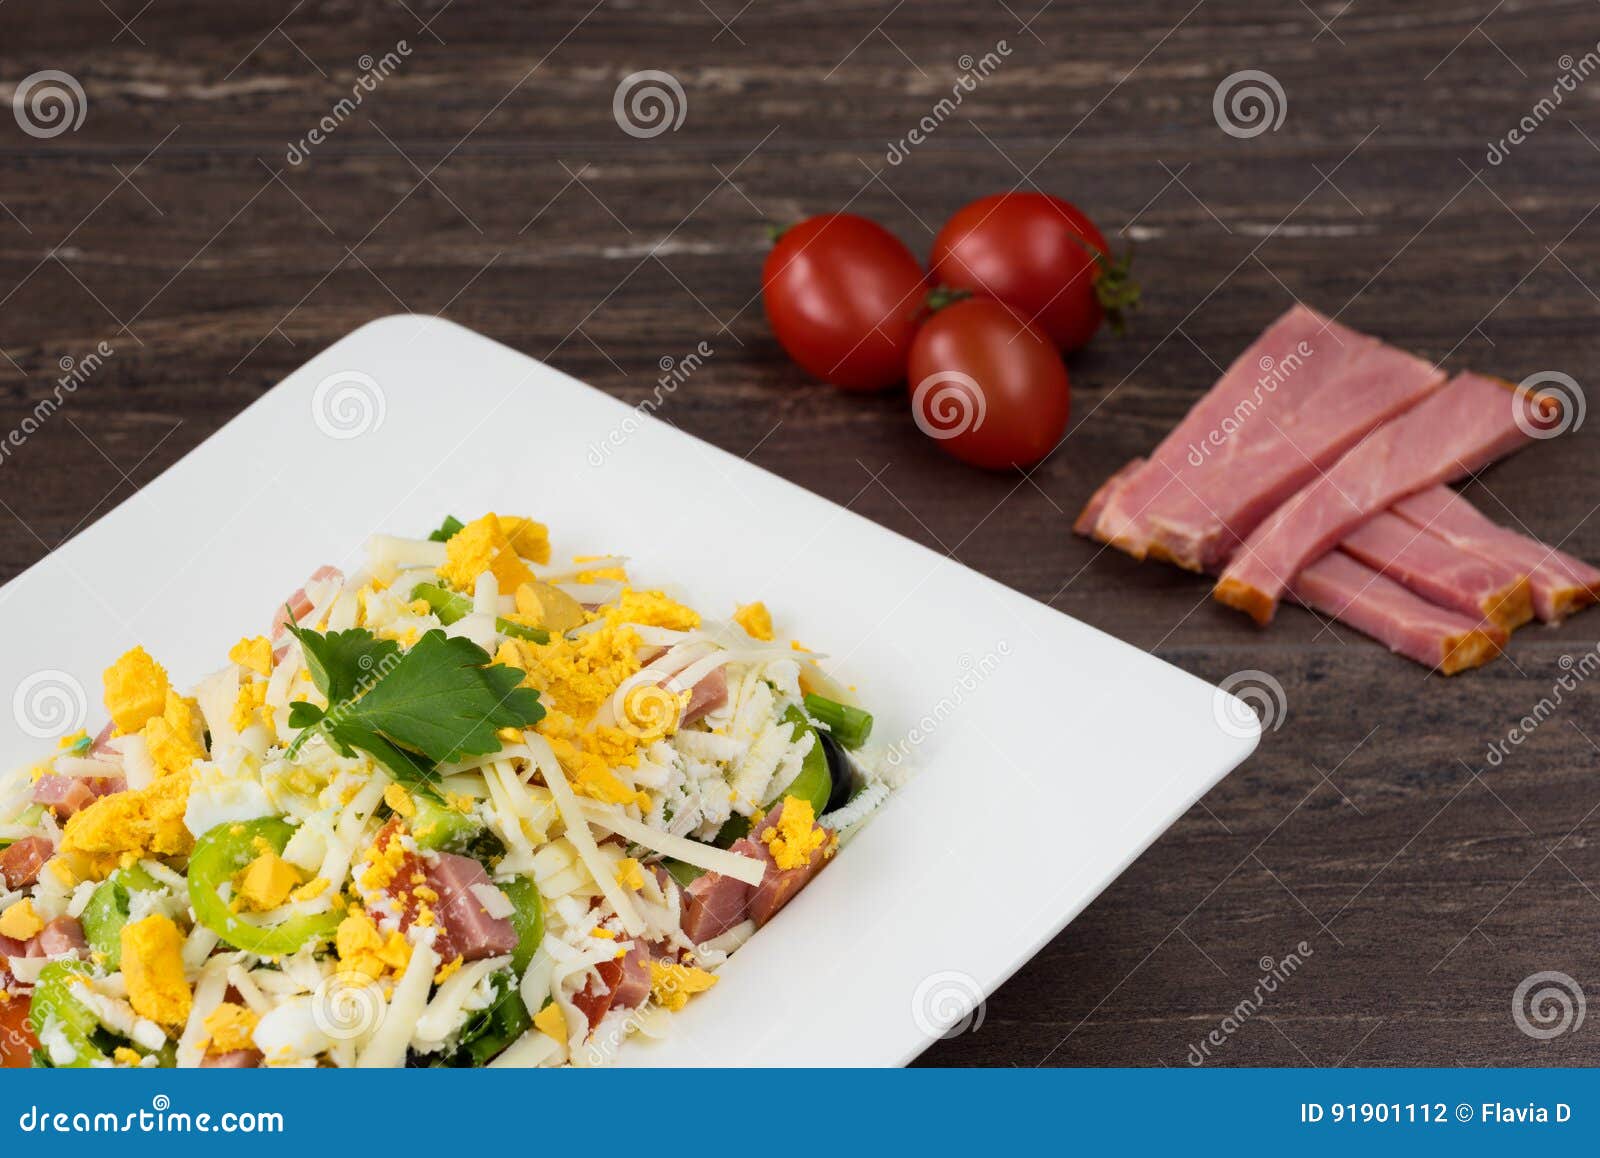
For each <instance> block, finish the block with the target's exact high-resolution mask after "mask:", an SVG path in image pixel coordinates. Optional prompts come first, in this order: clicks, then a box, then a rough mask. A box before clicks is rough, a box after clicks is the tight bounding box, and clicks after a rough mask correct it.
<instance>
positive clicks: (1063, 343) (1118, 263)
mask: <svg viewBox="0 0 1600 1158" xmlns="http://www.w3.org/2000/svg"><path fill="white" fill-rule="evenodd" d="M933 276H934V280H935V281H936V282H938V283H939V284H940V285H944V286H950V287H952V288H955V289H966V290H971V291H972V292H974V293H981V294H988V295H989V296H990V297H994V298H999V299H1000V300H1001V301H1003V302H1005V303H1006V304H1007V305H1008V306H1011V307H1012V308H1013V309H1016V310H1018V311H1020V312H1021V314H1022V315H1023V317H1025V318H1027V319H1028V320H1029V321H1030V322H1032V323H1033V324H1034V325H1036V326H1038V327H1039V329H1041V330H1043V331H1044V332H1045V334H1046V335H1048V336H1049V338H1050V340H1051V341H1053V342H1055V343H1056V345H1058V346H1060V347H1061V348H1062V349H1063V350H1066V351H1068V352H1070V351H1072V350H1076V349H1079V348H1080V347H1082V346H1085V345H1087V344H1088V342H1089V339H1090V338H1092V337H1094V333H1095V331H1096V330H1098V329H1099V328H1100V323H1101V322H1102V321H1104V320H1105V318H1106V317H1107V315H1108V314H1109V316H1110V317H1111V320H1112V324H1113V326H1114V327H1115V328H1118V329H1120V328H1121V325H1122V315H1123V313H1124V312H1125V311H1127V310H1130V309H1132V308H1133V307H1134V306H1136V305H1137V304H1138V302H1139V287H1138V286H1137V285H1135V284H1134V283H1133V282H1132V281H1131V280H1130V278H1129V275H1128V262H1127V259H1125V258H1124V259H1116V258H1113V257H1112V256H1111V250H1110V247H1109V246H1108V245H1107V244H1106V239H1105V236H1104V235H1103V234H1102V233H1101V232H1100V231H1099V230H1098V229H1096V228H1095V225H1094V222H1092V221H1090V220H1089V218H1088V217H1086V216H1085V215H1084V214H1083V212H1082V211H1081V210H1079V209H1078V208H1077V206H1075V205H1072V204H1070V203H1069V202H1066V201H1063V200H1061V198H1059V197H1051V196H1049V195H1048V194H1046V193H1000V194H997V195H995V196H993V197H980V198H979V199H978V200H976V201H974V202H972V204H970V205H967V206H965V207H964V208H962V209H958V210H957V211H956V213H955V215H954V216H953V217H951V218H950V220H949V221H947V222H945V225H944V228H943V229H941V230H939V236H937V237H935V238H934V239H933Z"/></svg>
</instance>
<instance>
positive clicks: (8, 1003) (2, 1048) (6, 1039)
mask: <svg viewBox="0 0 1600 1158" xmlns="http://www.w3.org/2000/svg"><path fill="white" fill-rule="evenodd" d="M38 1048H39V1043H38V1041H37V1040H35V1038H34V1036H33V1030H32V1029H30V1028H29V1027H28V999H27V998H25V997H19V996H17V995H15V994H13V995H12V996H11V998H10V999H9V1000H0V1070H24V1069H27V1068H28V1067H29V1066H30V1065H32V1064H33V1051H34V1050H36V1049H38Z"/></svg>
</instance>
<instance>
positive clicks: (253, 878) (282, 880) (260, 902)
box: [234, 848, 300, 913]
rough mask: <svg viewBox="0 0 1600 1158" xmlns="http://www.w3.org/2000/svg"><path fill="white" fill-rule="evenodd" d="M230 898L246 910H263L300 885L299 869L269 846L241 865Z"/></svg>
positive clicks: (274, 905)
mask: <svg viewBox="0 0 1600 1158" xmlns="http://www.w3.org/2000/svg"><path fill="white" fill-rule="evenodd" d="M235 880H236V887H237V891H236V892H235V893H234V901H235V902H236V904H237V905H238V907H239V908H240V909H243V910H245V911H247V912H257V913H265V912H267V911H268V910H271V909H276V908H277V907H278V906H280V905H282V904H283V903H284V902H285V901H287V900H288V899H289V894H290V893H292V892H294V890H295V889H296V888H297V887H298V886H299V884H300V872H299V870H298V869H296V868H295V867H294V865H292V864H290V863H289V862H288V861H286V860H284V859H283V858H282V857H281V856H279V855H278V854H277V852H276V851H274V850H273V849H271V848H266V849H263V850H262V852H261V855H260V856H258V857H256V859H255V860H253V861H251V862H250V863H249V864H247V865H245V867H244V869H243V870H242V871H241V872H240V873H239V875H238V877H237V878H235Z"/></svg>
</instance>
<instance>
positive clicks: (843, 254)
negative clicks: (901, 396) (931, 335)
mask: <svg viewBox="0 0 1600 1158" xmlns="http://www.w3.org/2000/svg"><path fill="white" fill-rule="evenodd" d="M927 290H928V284H927V276H926V275H925V274H924V273H923V271H922V266H921V265H920V264H919V263H918V261H917V259H916V255H915V254H913V253H912V252H911V251H910V250H909V249H907V248H906V247H905V245H904V244H903V243H902V242H901V241H900V240H899V238H897V237H895V236H894V234H892V233H890V232H889V231H888V230H887V229H885V228H883V226H881V225H878V224H877V223H876V222H872V221H868V220H867V219H866V218H865V217H857V216H855V215H854V214H851V213H827V214H824V215H822V216H821V217H809V218H807V219H806V220H804V221H802V222H800V223H799V224H798V225H795V226H793V227H791V228H790V229H788V230H786V231H785V232H784V233H783V235H782V236H781V237H779V238H778V241H777V244H775V245H774V246H773V247H772V252H771V253H769V254H767V261H766V265H764V266H763V267H762V269H761V298H762V301H763V303H764V304H765V305H766V308H767V320H768V322H770V323H771V324H772V332H773V333H774V334H776V335H777V336H778V341H779V342H780V343H782V345H783V348H784V350H786V351H787V352H788V354H789V357H791V358H793V359H794V360H795V361H796V362H798V363H799V364H800V365H801V366H803V367H804V368H805V369H806V370H808V371H809V372H810V373H812V374H814V375H816V376H817V377H818V378H821V379H822V380H823V381H824V382H831V383H833V384H834V385H835V386H839V387H842V388H844V389H846V390H882V389H883V388H884V387H885V386H893V385H894V384H895V383H896V382H899V381H902V380H903V379H904V378H905V376H906V354H907V352H908V351H910V349H911V340H912V339H913V338H915V337H916V334H917V325H918V323H919V322H920V321H921V318H922V313H923V297H924V296H925V295H926V293H927Z"/></svg>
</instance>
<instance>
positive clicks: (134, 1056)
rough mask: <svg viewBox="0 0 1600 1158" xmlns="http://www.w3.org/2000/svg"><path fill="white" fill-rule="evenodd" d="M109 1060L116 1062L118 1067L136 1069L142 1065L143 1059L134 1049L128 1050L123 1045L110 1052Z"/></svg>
mask: <svg viewBox="0 0 1600 1158" xmlns="http://www.w3.org/2000/svg"><path fill="white" fill-rule="evenodd" d="M111 1060H112V1061H114V1062H116V1063H117V1065H119V1066H130V1067H137V1066H139V1065H140V1064H141V1063H143V1061H144V1057H143V1056H142V1055H141V1054H140V1053H139V1051H138V1050H136V1049H130V1048H128V1047H127V1046H125V1045H119V1046H117V1048H116V1049H114V1050H112V1051H111Z"/></svg>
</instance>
